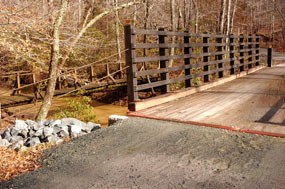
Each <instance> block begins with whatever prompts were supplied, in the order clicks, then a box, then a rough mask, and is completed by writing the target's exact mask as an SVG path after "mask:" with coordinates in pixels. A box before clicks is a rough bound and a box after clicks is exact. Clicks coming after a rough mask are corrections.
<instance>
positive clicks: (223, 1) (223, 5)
mask: <svg viewBox="0 0 285 189" xmlns="http://www.w3.org/2000/svg"><path fill="white" fill-rule="evenodd" d="M226 6H227V2H226V0H221V12H220V18H219V24H220V25H219V32H220V33H224V25H225V14H226Z"/></svg>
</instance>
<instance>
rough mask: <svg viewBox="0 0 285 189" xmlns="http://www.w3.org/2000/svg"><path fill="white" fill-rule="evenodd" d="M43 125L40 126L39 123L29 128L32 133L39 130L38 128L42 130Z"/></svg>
mask: <svg viewBox="0 0 285 189" xmlns="http://www.w3.org/2000/svg"><path fill="white" fill-rule="evenodd" d="M42 127H43V125H42V124H40V123H35V124H34V125H32V126H31V128H32V129H33V130H34V131H37V130H39V129H40V128H42Z"/></svg>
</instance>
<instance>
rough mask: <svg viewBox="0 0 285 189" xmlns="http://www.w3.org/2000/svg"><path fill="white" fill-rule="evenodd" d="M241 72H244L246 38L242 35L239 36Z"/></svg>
mask: <svg viewBox="0 0 285 189" xmlns="http://www.w3.org/2000/svg"><path fill="white" fill-rule="evenodd" d="M239 62H240V66H239V71H240V72H243V71H244V36H243V35H242V34H241V35H240V36H239Z"/></svg>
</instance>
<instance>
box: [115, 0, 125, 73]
mask: <svg viewBox="0 0 285 189" xmlns="http://www.w3.org/2000/svg"><path fill="white" fill-rule="evenodd" d="M114 4H115V7H116V8H117V7H118V0H114ZM115 16H116V19H115V28H116V29H115V30H116V46H117V53H118V56H117V58H118V63H119V70H120V75H119V76H120V78H122V76H123V73H122V71H123V65H122V51H121V44H120V18H119V11H118V10H116V11H115Z"/></svg>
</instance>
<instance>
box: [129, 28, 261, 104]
mask: <svg viewBox="0 0 285 189" xmlns="http://www.w3.org/2000/svg"><path fill="white" fill-rule="evenodd" d="M173 38H175V40H174V41H173V40H172V39H173ZM125 46H126V49H128V50H127V51H126V64H127V66H128V71H127V75H128V76H127V78H128V99H129V103H131V102H135V101H139V100H140V99H142V98H147V97H152V96H154V95H158V94H165V93H169V92H171V91H174V90H177V89H181V88H189V87H192V86H198V85H202V84H204V83H207V82H211V81H214V80H217V79H219V78H223V77H227V76H230V75H233V74H237V73H240V72H243V71H247V70H249V69H251V68H254V67H256V66H258V65H259V64H260V37H259V36H257V35H248V36H245V35H240V36H234V35H229V36H228V35H219V34H208V33H203V34H192V33H189V32H172V31H166V30H164V29H162V28H160V29H159V30H158V31H155V30H143V29H138V28H135V27H133V26H131V25H127V26H125ZM171 52H174V53H171ZM150 93H151V94H150ZM129 109H131V108H130V107H129Z"/></svg>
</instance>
